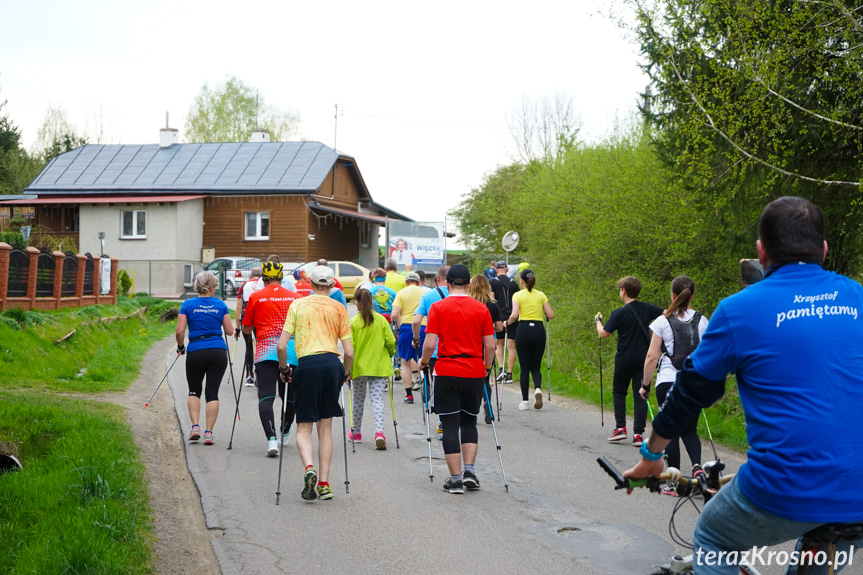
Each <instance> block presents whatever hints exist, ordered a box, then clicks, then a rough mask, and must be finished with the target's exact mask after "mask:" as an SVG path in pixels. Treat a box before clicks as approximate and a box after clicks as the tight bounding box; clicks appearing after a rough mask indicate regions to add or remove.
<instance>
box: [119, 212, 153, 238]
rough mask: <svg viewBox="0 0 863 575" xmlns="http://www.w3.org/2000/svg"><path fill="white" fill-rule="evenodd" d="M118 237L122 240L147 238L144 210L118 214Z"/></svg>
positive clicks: (145, 213)
mask: <svg viewBox="0 0 863 575" xmlns="http://www.w3.org/2000/svg"><path fill="white" fill-rule="evenodd" d="M120 237H121V238H123V239H144V238H146V237H147V212H146V211H144V210H123V211H121V212H120Z"/></svg>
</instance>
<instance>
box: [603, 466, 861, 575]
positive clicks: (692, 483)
mask: <svg viewBox="0 0 863 575" xmlns="http://www.w3.org/2000/svg"><path fill="white" fill-rule="evenodd" d="M596 461H597V463H599V465H600V467H602V468H603V469H604V470H605V471H606V473H608V474H609V475H610V476H611V477H612V479H614V481H615V483H617V485H616V486H615V489H634V488H636V487H646V488H648V489H649V490H650V491H651V492H653V493H659V491H660V489H661V487H662V485H663V484H664V483H665V482H667V481H673V482H676V483H677V484H678V485H679V486H683V487H684V490H683V492H684V493H685V495H684V496H683V497H681V498H680V499H679V500H678V502H677V504H676V505H675V506H674V509H673V510H672V512H671V519H670V520H669V522H668V532H669V534H670V535H671V538H672V540H673V541H674V542H675V543H677V544H678V545H680V546H682V547H686V548H688V549H693V550H694V547H693V545H692V544H691V543H689V542H688V541H686V540H685V539H683V537H681V536H680V534H679V533H678V532H677V530H676V528H675V527H674V516H675V514H676V513H677V511H678V510H679V509H680V508H681V507H682V506H683V505H684V504H685V503H686V502H687V501H692V498H693V497H695V496H696V495H701V496H703V497H704V503H705V504H706V503H707V502H708V501H709V500H710V498H711V497H713V495H715V494H716V492H718V491H719V489H720V488H721V487H722V486H723V485H725V484H726V483H728V482H729V481H731V479H732V478H733V477H734V474H731V475H725V476H722V475H721V473H722V471H723V470H724V469H725V464H724V463H722V461H720V460H718V459H717V460H716V461H709V462H707V463H705V464H704V472H705V477H703V478H698V477H686V476H683V475H681V473H680V470H678V469H675V468H674V467H669V468H668V469H666V470H665V471H664V472H663V473H661V474H660V475H659V477H652V476H651V477H648V478H646V479H629V478H626V477H624V476H623V474H621V473H620V471H618V470H617V469H616V468H615V467H614V465H612V464H611V463H610V462H609V461H608V460H607V459H605V458H604V457H599V458H597V460H596ZM687 490H689V491H688V492H687ZM693 505H695V503H694V502H693ZM696 509H698V507H697V506H696ZM700 512H701V511H700V510H699V513H700ZM860 539H863V523H842V524H838V523H832V524H825V525H822V526H820V527H817V528H815V529H813V530H811V531H809V532H807V533H804V534H803V535H802V536H801V537H800V538H799V539H798V540H797V544H796V545H795V546H794V551H793V552H792V553H790V554H788V556H789V561H788V564H787V567H786V569H785V572H784V573H785V575H807V574H808V573H810V567H812V566H823V565H825V564H826V565H829V567H828V572H829V573H830V574H831V575H832V573H833V572H834V567H835V566H837V565H842V566H845V565H850V564H851V561H850V559H851V558H852V557H853V552H852V554H851V555H848V556H846V557H844V558H842V560H840V559H839V557H840V556H838V555H836V554H835V544H836V542H837V541H839V540H847V541H858V540H860ZM825 543H826V544H828V548H829V552H826V553H825V552H824V551H823V550H822V549H821V548H822V546H823V545H824V544H825ZM792 558H796V561H792V560H791V559H792ZM828 561H829V563H828ZM693 565H694V560H693V555H691V554H690V555H686V556H680V555H675V556H673V557H672V558H671V561H670V562H669V563H665V564H663V565H661V566H660V567H659V570H658V571H654V572H653V573H651V575H678V574H686V573H693V572H694V568H693ZM738 567H739V568H740V573H741V574H743V575H761V572H760V571H758V569H756V568H755V566H754V565H752V564H751V563H750V562H748V561H746V560H745V559H744V560H742V561H740V563H738Z"/></svg>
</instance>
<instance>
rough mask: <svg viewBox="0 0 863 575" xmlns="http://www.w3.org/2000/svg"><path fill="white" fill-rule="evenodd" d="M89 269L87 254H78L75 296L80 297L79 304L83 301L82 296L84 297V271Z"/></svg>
mask: <svg viewBox="0 0 863 575" xmlns="http://www.w3.org/2000/svg"><path fill="white" fill-rule="evenodd" d="M86 271H87V256H85V255H84V254H78V277H77V278H75V297H76V298H78V305H80V304H81V303H82V300H81V298H83V297H84V273H85V272H86Z"/></svg>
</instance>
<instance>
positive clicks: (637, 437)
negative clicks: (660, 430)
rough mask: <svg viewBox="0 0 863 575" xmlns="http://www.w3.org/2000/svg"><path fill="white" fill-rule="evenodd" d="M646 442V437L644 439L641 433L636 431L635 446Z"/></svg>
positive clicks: (633, 437)
mask: <svg viewBox="0 0 863 575" xmlns="http://www.w3.org/2000/svg"><path fill="white" fill-rule="evenodd" d="M642 443H644V439H642V437H641V434H640V433H636V434H635V435H633V436H632V445H633V446H634V447H641V444H642Z"/></svg>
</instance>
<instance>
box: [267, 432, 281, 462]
mask: <svg viewBox="0 0 863 575" xmlns="http://www.w3.org/2000/svg"><path fill="white" fill-rule="evenodd" d="M278 454H279V441H278V440H277V439H276V438H275V437H271V438H270V439H268V440H267V457H276V456H277V455H278Z"/></svg>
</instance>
